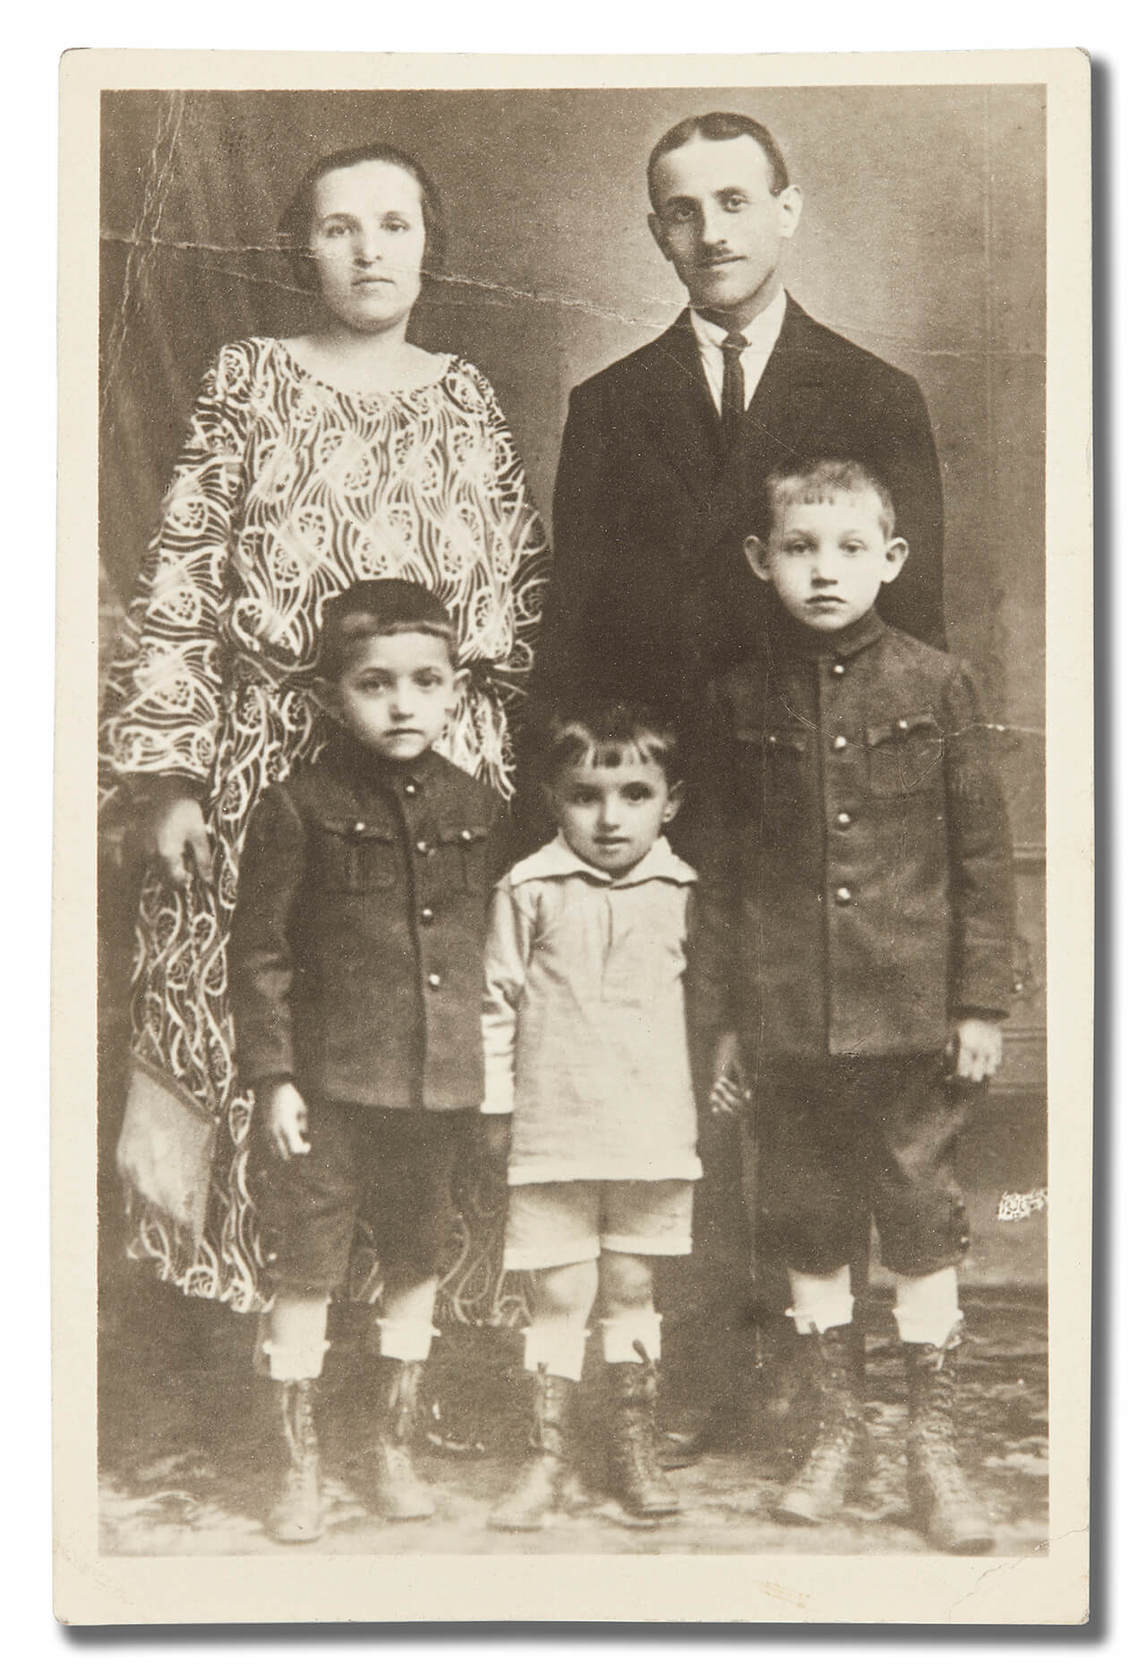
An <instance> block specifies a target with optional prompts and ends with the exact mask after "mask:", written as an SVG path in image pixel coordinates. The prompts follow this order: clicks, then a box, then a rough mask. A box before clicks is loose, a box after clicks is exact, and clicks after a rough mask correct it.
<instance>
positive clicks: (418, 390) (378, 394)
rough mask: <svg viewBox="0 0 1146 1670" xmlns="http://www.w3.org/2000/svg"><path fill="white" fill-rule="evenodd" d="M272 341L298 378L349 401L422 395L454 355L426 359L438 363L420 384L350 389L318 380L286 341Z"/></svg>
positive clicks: (439, 379) (326, 379) (440, 379)
mask: <svg viewBox="0 0 1146 1670" xmlns="http://www.w3.org/2000/svg"><path fill="white" fill-rule="evenodd" d="M292 340H293V339H292ZM274 341H275V344H276V346H277V347H278V349H279V352H280V353H281V354H282V356H283V358H284V359H285V360H286V361H287V363H288V364H289V365H290V367H291V368H292V370H293V371H295V372H296V373H297V374H298V376H300V377H304V378H305V379H306V381H307V382H308V383H316V384H317V385H318V387H319V388H324V389H329V391H330V392H331V393H332V394H341V395H345V396H346V397H347V398H348V399H351V400H396V399H401V398H402V397H403V396H408V395H413V394H422V393H423V392H424V391H425V390H426V389H432V388H436V387H437V385H438V384H439V383H441V382H443V381H444V380H445V376H446V373H447V371H448V370H449V369H450V366H451V365H452V364H453V363H454V360H455V359H456V357H457V356H456V355H454V354H434V355H432V356H430V357H431V358H433V359H435V360H437V361H438V362H439V365H438V368H437V371H436V373H435V375H434V376H432V377H427V378H426V379H425V380H424V381H423V382H420V383H400V384H395V385H394V386H393V387H392V388H384V389H382V388H380V389H371V388H351V387H349V386H346V385H344V384H342V383H332V382H331V380H330V378H329V377H321V376H319V374H318V372H317V371H312V370H311V369H310V367H309V366H308V365H304V363H303V361H302V360H301V359H300V358H299V357H298V355H297V354H296V353H295V351H294V349H293V348H292V347H291V346H290V345H289V342H288V340H287V338H285V337H282V336H276V337H275V339H274Z"/></svg>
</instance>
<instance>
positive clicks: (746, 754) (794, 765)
mask: <svg viewBox="0 0 1146 1670" xmlns="http://www.w3.org/2000/svg"><path fill="white" fill-rule="evenodd" d="M807 752H808V738H807V733H806V732H804V731H797V730H793V729H792V728H791V727H790V726H784V727H778V728H776V729H771V730H754V729H744V730H739V731H737V733H736V778H737V791H738V795H739V799H740V802H741V806H742V808H743V809H744V810H746V811H749V812H752V813H754V814H756V815H757V816H759V817H763V818H764V819H766V820H767V821H769V822H773V823H787V822H789V821H790V820H791V819H792V817H793V816H794V815H795V814H796V812H797V811H798V809H799V806H800V802H801V798H802V795H803V788H804V774H805V760H806V756H807Z"/></svg>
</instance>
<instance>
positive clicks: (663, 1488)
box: [605, 1341, 680, 1519]
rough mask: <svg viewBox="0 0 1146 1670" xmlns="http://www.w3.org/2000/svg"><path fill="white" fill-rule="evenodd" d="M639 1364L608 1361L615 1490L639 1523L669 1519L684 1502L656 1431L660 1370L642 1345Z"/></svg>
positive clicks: (636, 1342) (639, 1345)
mask: <svg viewBox="0 0 1146 1670" xmlns="http://www.w3.org/2000/svg"><path fill="white" fill-rule="evenodd" d="M634 1349H635V1350H636V1351H637V1352H638V1354H639V1356H640V1359H641V1360H640V1362H637V1363H606V1365H605V1370H606V1374H607V1376H608V1384H609V1394H610V1404H611V1411H612V1448H613V1453H612V1463H613V1469H612V1471H613V1487H614V1489H615V1490H616V1493H617V1496H618V1497H619V1498H620V1501H621V1504H622V1506H623V1507H624V1508H625V1509H626V1510H627V1511H628V1512H629V1513H631V1514H632V1515H633V1516H634V1517H635V1518H637V1519H668V1518H671V1516H672V1515H673V1514H677V1513H679V1512H680V1500H679V1498H678V1497H677V1494H676V1491H675V1490H674V1489H673V1487H672V1485H671V1484H670V1483H669V1481H668V1480H667V1478H666V1477H665V1474H664V1469H663V1467H662V1465H661V1460H660V1455H659V1449H660V1442H659V1436H658V1433H657V1366H656V1364H655V1363H654V1362H653V1361H652V1359H651V1358H650V1357H649V1355H648V1353H647V1352H646V1351H645V1350H644V1348H643V1347H642V1346H641V1344H640V1342H639V1341H635V1342H634Z"/></svg>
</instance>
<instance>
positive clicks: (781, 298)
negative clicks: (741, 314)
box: [688, 290, 788, 354]
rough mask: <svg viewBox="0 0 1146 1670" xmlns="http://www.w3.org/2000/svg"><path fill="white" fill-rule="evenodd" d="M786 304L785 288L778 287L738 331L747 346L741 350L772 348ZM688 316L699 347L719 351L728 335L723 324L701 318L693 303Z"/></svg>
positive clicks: (761, 351)
mask: <svg viewBox="0 0 1146 1670" xmlns="http://www.w3.org/2000/svg"><path fill="white" fill-rule="evenodd" d="M787 306H788V292H787V291H786V290H781V291H779V293H778V294H777V295H775V296H773V298H772V300H771V301H770V302H769V303H768V306H767V307H765V308H762V309H761V311H760V312H759V313H758V314H757V315H756V317H755V319H753V320H752V321H751V323H750V324H747V325H745V326H744V328H743V330H742V331H741V332H740V334H741V336H743V337H745V338H746V339H747V342H748V347H747V348H746V349H745V350H744V352H745V353H748V354H770V353H771V352H772V349H773V348H774V347H775V346H776V339H777V337H778V336H779V335H780V331H781V329H782V327H783V324H784V314H785V312H786V310H787ZM688 318H689V323H690V324H691V325H692V329H693V334H694V335H695V337H696V340H697V343H698V345H699V347H700V349H701V351H702V352H703V351H704V350H705V349H711V350H714V351H715V352H716V353H719V352H720V345H721V343H722V342H723V341H724V338H725V337H726V336H727V335H728V331H727V329H726V327H725V326H724V325H714V324H713V322H712V320H711V319H704V318H702V317H701V315H700V314H699V313H698V312H697V311H696V309H695V307H690V308H689V310H688Z"/></svg>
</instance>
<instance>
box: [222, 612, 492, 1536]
mask: <svg viewBox="0 0 1146 1670" xmlns="http://www.w3.org/2000/svg"><path fill="white" fill-rule="evenodd" d="M460 676H461V675H460V674H459V672H458V670H457V665H456V646H455V638H454V633H453V628H452V626H451V624H450V620H449V617H448V615H447V614H446V611H445V609H444V608H443V606H442V604H441V603H440V602H439V601H438V600H437V599H436V598H435V597H434V596H433V594H432V593H431V592H429V591H428V590H426V588H425V587H423V586H419V585H414V584H412V583H409V582H407V581H402V580H376V581H362V582H359V583H357V584H355V585H352V586H351V587H350V588H349V589H348V590H347V591H346V592H345V593H343V594H342V595H341V596H340V597H338V598H336V599H335V600H334V601H333V602H332V603H331V605H330V606H329V608H328V609H327V612H326V618H325V621H324V623H323V631H322V641H321V647H320V659H319V681H318V685H317V693H318V695H319V698H320V700H321V701H322V704H323V706H324V707H325V709H326V710H327V712H328V713H329V715H330V717H331V719H332V720H333V721H334V722H335V723H334V725H333V726H332V731H333V735H332V738H331V740H330V741H329V742H328V743H327V745H326V747H325V748H324V749H323V751H322V752H321V754H320V755H319V757H318V759H317V761H316V762H314V763H312V764H308V765H305V766H303V767H301V768H300V769H297V770H296V771H295V772H294V773H293V774H292V775H291V777H290V778H289V779H288V780H287V781H286V782H285V783H282V784H280V785H277V786H275V787H272V788H269V789H268V790H267V791H266V793H265V794H264V796H263V798H262V799H261V801H260V802H259V805H258V807H257V809H256V811H255V814H254V817H253V818H252V821H251V827H250V832H249V834H248V837H247V843H246V847H245V849H244V853H243V860H242V867H241V884H240V889H239V900H238V906H237V909H236V913H235V919H234V927H233V931H232V936H231V943H230V979H231V986H232V996H233V1002H234V1014H235V1028H236V1038H237V1046H238V1057H239V1063H240V1069H241V1072H242V1074H243V1077H244V1080H245V1082H247V1083H248V1084H250V1085H252V1086H253V1088H254V1093H255V1118H256V1120H257V1121H258V1122H259V1124H260V1126H261V1128H262V1131H263V1132H264V1134H265V1137H266V1139H267V1146H268V1148H269V1150H270V1158H269V1161H268V1167H267V1176H266V1179H265V1195H266V1199H265V1201H264V1210H265V1214H266V1236H265V1240H264V1245H265V1246H266V1247H268V1248H269V1251H268V1252H267V1258H268V1260H269V1261H270V1264H271V1270H272V1272H273V1279H274V1286H275V1296H274V1302H273V1305H272V1308H271V1311H270V1316H269V1326H268V1328H267V1330H266V1333H267V1338H266V1339H265V1342H264V1349H265V1351H266V1355H267V1359H268V1366H269V1372H270V1378H271V1380H272V1381H274V1382H276V1383H277V1385H278V1388H279V1393H280V1398H281V1407H282V1417H283V1427H284V1433H285V1436H286V1441H287V1449H286V1461H287V1469H286V1476H285V1481H284V1488H283V1491H282V1494H281V1497H280V1499H279V1500H278V1502H277V1504H276V1506H275V1508H274V1510H273V1512H272V1515H271V1519H270V1529H271V1532H272V1534H273V1535H274V1536H276V1537H278V1538H279V1539H280V1540H283V1541H291V1542H300V1541H309V1540H313V1538H315V1537H317V1536H318V1535H319V1534H320V1532H321V1528H322V1519H321V1505H320V1504H321V1491H320V1481H319V1469H318V1448H317V1440H316V1436H315V1428H314V1414H313V1397H314V1383H315V1381H316V1380H317V1378H318V1376H319V1374H320V1373H321V1370H322V1361H323V1354H324V1352H325V1349H326V1346H325V1338H326V1315H327V1307H328V1304H329V1300H330V1295H331V1292H332V1290H333V1289H334V1288H335V1287H337V1286H338V1285H339V1284H340V1283H341V1282H342V1281H343V1280H344V1279H345V1277H346V1273H347V1265H348V1260H349V1255H350V1249H351V1242H352V1237H353V1233H354V1225H355V1221H356V1219H357V1218H358V1217H359V1216H361V1217H363V1218H364V1219H365V1220H366V1221H367V1222H368V1223H369V1225H370V1227H371V1229H372V1231H373V1234H374V1237H375V1243H376V1247H377V1251H378V1255H379V1262H380V1264H381V1266H382V1269H383V1272H384V1278H385V1279H384V1286H383V1293H382V1299H381V1304H380V1314H379V1316H378V1329H379V1354H380V1365H379V1366H380V1375H379V1399H380V1432H379V1440H378V1447H377V1462H378V1466H377V1486H378V1497H379V1505H380V1508H381V1511H382V1513H383V1514H384V1515H385V1516H386V1517H387V1518H390V1519H421V1518H426V1517H428V1516H429V1515H430V1514H431V1513H432V1512H433V1507H434V1504H433V1498H432V1497H431V1495H430V1494H429V1492H428V1490H427V1489H426V1487H425V1486H424V1484H422V1482H421V1481H420V1480H419V1479H418V1478H417V1476H416V1474H415V1472H414V1468H413V1463H412V1460H411V1453H410V1444H411V1439H412V1436H413V1431H414V1425H415V1415H416V1408H417V1395H418V1387H419V1383H420V1380H421V1375H422V1370H423V1366H424V1363H425V1360H426V1358H427V1356H428V1354H429V1349H430V1342H431V1339H432V1337H433V1332H434V1330H433V1326H432V1318H433V1307H434V1297H435V1293H436V1289H437V1276H438V1272H439V1268H440V1265H441V1261H442V1257H443V1253H444V1251H445V1248H446V1241H447V1237H448V1233H449V1227H450V1221H451V1197H450V1177H451V1173H452V1170H453V1164H454V1158H455V1153H456V1150H457V1146H458V1143H459V1140H460V1138H461V1136H462V1134H463V1132H464V1131H465V1129H466V1128H467V1126H468V1123H469V1122H468V1121H466V1120H465V1119H464V1117H463V1116H464V1115H465V1114H467V1113H472V1112H473V1110H475V1109H476V1108H477V1107H478V1106H479V1105H480V1103H481V1099H482V1090H483V1067H482V1044H481V997H482V979H483V969H482V957H483V947H484V937H485V909H486V902H487V896H488V893H489V889H490V886H491V884H492V881H493V880H494V877H493V875H492V874H491V873H490V870H491V862H492V861H491V856H490V854H491V840H490V834H491V828H492V825H493V821H494V816H495V808H496V807H497V805H498V801H497V797H496V796H495V795H494V794H493V792H492V791H490V790H488V789H486V788H484V787H483V786H482V785H480V784H479V783H477V782H475V781H474V779H473V778H471V777H470V776H468V775H467V774H466V773H465V772H464V771H461V770H459V769H458V768H457V767H456V766H453V765H451V764H449V763H448V761H446V760H445V759H443V758H442V757H441V756H440V755H439V754H437V753H435V752H434V751H433V745H434V743H435V742H437V741H438V740H439V738H440V737H441V736H442V734H443V732H444V730H445V728H446V725H447V723H448V721H449V719H450V717H451V715H452V713H453V710H454V706H455V703H456V700H457V695H458V689H459V680H460Z"/></svg>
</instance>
